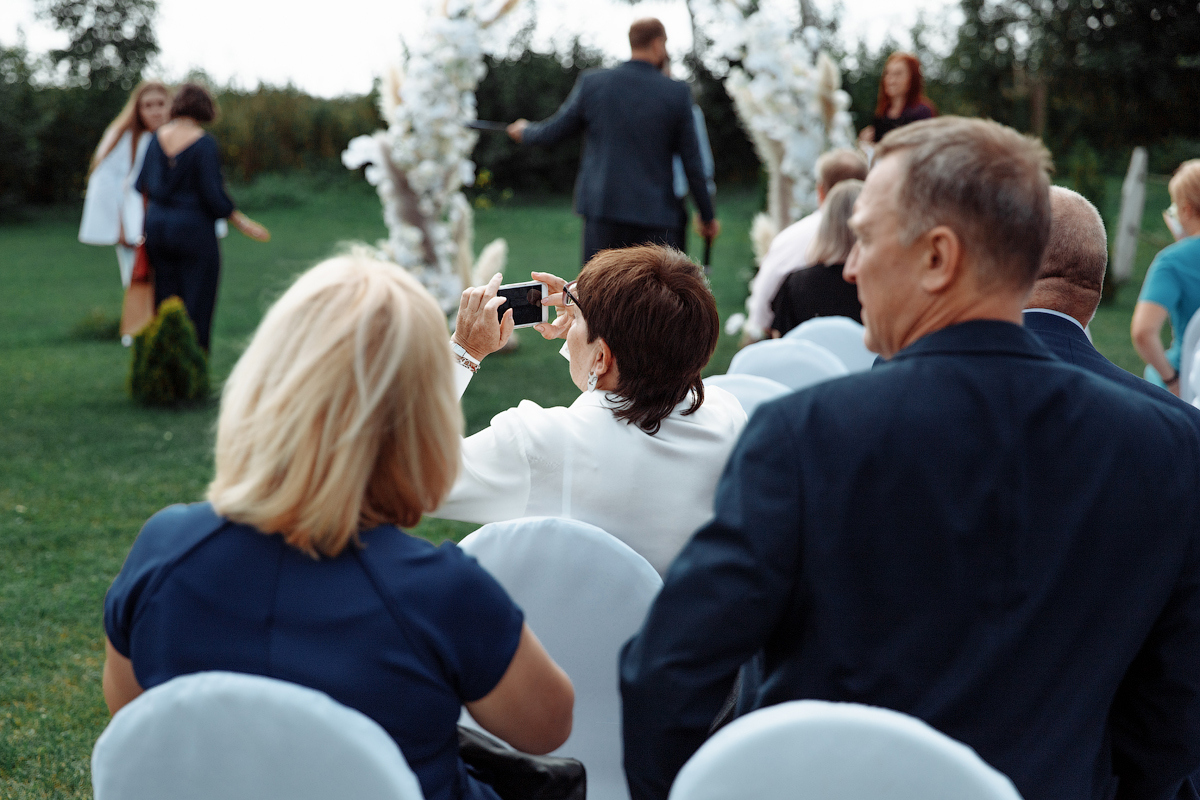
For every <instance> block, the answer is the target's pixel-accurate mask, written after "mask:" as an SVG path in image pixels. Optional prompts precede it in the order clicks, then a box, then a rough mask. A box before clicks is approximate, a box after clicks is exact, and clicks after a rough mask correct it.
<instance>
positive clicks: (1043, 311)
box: [1025, 308, 1090, 338]
mask: <svg viewBox="0 0 1200 800" xmlns="http://www.w3.org/2000/svg"><path fill="white" fill-rule="evenodd" d="M1025 313H1026V314H1030V313H1038V314H1053V315H1054V316H1056V317H1062V318H1063V319H1069V320H1070V321H1071V324H1073V325H1074V326H1075V327H1076V328H1079V330H1081V331H1083V332H1084V333H1087V329H1086V328H1084V327H1083V326H1082V325H1080V324H1079V320H1077V319H1075V318H1074V317H1072V316H1071V315H1070V314H1064V313H1063V312H1061V311H1055V310H1054V309H1053V308H1027V309H1025ZM1089 338H1090V337H1089Z"/></svg>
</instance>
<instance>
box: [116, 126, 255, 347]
mask: <svg viewBox="0 0 1200 800" xmlns="http://www.w3.org/2000/svg"><path fill="white" fill-rule="evenodd" d="M137 190H138V191H139V192H142V193H143V194H145V195H146V196H147V197H148V198H149V201H150V202H149V205H148V207H147V209H146V255H147V256H149V257H150V265H151V266H152V267H153V268H154V305H155V307H157V306H158V305H159V304H160V303H162V301H163V300H166V299H167V298H168V297H179V298H181V299H182V300H183V304H184V305H185V306H187V312H188V316H189V317H191V319H192V324H193V325H195V326H196V338H197V339H199V341H200V346H201V347H203V348H204V350H205V352H207V351H208V342H209V336H210V332H211V330H212V319H213V312H214V311H215V310H216V307H217V284H218V282H219V281H220V278H221V249H220V247H218V246H217V234H216V230H215V228H214V223H215V222H216V221H217V220H218V219H225V218H226V217H228V216H229V215H230V214H232V213H233V211H234V206H233V201H232V200H230V199H229V195H228V194H226V193H225V183H224V179H223V178H222V177H221V154H220V151H219V150H218V148H217V140H216V139H214V138H213V137H212V136H210V135H209V134H207V133H206V134H204V135H203V136H201V137H200V138H199V139H197V140H196V141H195V142H193V143H192V144H191V145H189V146H188V147H186V148H184V149H183V150H182V151H180V152H179V153H177V154H176V155H175V156H174V157H173V158H172V157H168V156H167V154H166V153H164V152H163V150H162V147H161V146H160V145H159V143H158V137H157V136H155V137H152V138H151V139H150V146H149V148H147V150H146V159H145V161H144V162H143V163H142V172H141V174H140V175H138V179H137Z"/></svg>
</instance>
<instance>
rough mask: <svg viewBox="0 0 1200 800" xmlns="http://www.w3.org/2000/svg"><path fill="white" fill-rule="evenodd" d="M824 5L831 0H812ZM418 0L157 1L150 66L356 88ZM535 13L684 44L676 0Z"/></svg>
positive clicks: (589, 29) (412, 15)
mask: <svg viewBox="0 0 1200 800" xmlns="http://www.w3.org/2000/svg"><path fill="white" fill-rule="evenodd" d="M816 5H817V7H818V8H820V9H821V10H822V11H825V12H828V11H829V10H830V9H831V8H833V0H816ZM950 5H951V3H950V2H949V0H844V6H845V8H844V12H843V14H842V19H841V22H842V28H843V31H844V32H845V33H846V34H847V35H848V36H849V38H850V39H851V40H854V39H857V38H858V37H860V36H862V37H865V38H866V39H867V40H868V41H869V42H871V43H872V44H877V43H878V42H879V41H881V40H882V39H883V38H884V37H885V36H886V35H888V34H889V33H891V34H892V35H893V37H895V38H897V39H900V40H901V41H902V42H903V41H907V31H908V30H909V28H910V27H911V25H912V23H913V21H914V20H915V19H916V16H917V13H918V11H919V10H922V9H924V10H925V13H926V15H927V16H928V17H929V18H930V19H939V18H942V17H943V16H944V15H946V14H948V13H953V12H951V11H949V10H948V9H949V7H950ZM427 7H428V6H427V2H426V0H335V2H329V3H314V2H312V1H311V0H299V2H297V0H204V1H203V2H197V1H196V0H158V8H159V14H158V21H157V32H158V41H159V45H160V46H161V48H162V54H161V56H160V58H159V63H158V64H157V69H156V70H155V71H156V72H157V73H158V74H159V75H160V76H161V77H165V78H166V79H168V80H175V79H178V78H180V77H182V76H183V75H184V74H185V73H186V72H187V71H188V70H189V69H191V68H194V67H199V68H201V69H203V70H204V71H205V72H207V73H208V74H209V75H211V76H213V78H214V79H216V80H217V81H219V82H221V83H225V82H227V81H230V80H233V81H235V82H236V83H237V84H239V85H241V86H244V87H253V86H254V85H256V84H257V83H258V82H259V81H264V82H267V83H273V84H283V83H286V82H287V81H289V80H291V81H292V82H293V83H295V84H296V85H297V86H299V87H300V88H302V89H304V90H306V91H308V92H311V93H313V94H318V95H325V96H332V95H338V94H344V93H363V92H366V91H368V90H369V89H370V88H371V81H372V78H373V77H374V76H376V75H378V74H380V73H381V72H382V71H383V69H384V68H385V67H386V66H387V65H388V64H390V63H392V62H394V61H395V60H397V59H398V57H399V47H400V45H399V42H400V37H401V36H402V35H404V32H406V31H407V32H408V35H410V36H411V35H412V33H413V32H414V31H416V30H419V28H420V23H421V20H422V19H423V18H424V15H425V13H426V12H425V9H426V8H427ZM33 8H34V0H0V43H3V44H6V45H11V44H13V43H15V42H16V40H17V32H18V29H22V30H23V31H24V33H25V37H26V43H27V46H28V47H29V49H30V50H31V51H33V52H35V53H42V52H45V51H46V50H48V49H50V48H52V47H55V46H60V45H61V43H62V38H61V36H60V35H59V34H58V33H57V32H56V31H54V30H53V28H51V27H50V26H48V25H46V24H45V23H43V22H40V21H38V20H37V19H35V17H34V13H33ZM531 14H536V16H537V34H536V36H535V40H534V45H535V47H539V48H541V49H548V48H549V47H551V46H552V45H553V44H554V43H555V42H564V41H570V40H571V38H573V37H574V36H575V35H579V36H580V37H581V38H582V40H583V41H584V43H585V44H589V45H592V46H594V47H598V48H600V49H601V50H603V51H604V52H605V53H607V54H608V55H610V56H612V57H614V58H619V57H625V56H626V55H627V53H628V44H627V42H626V40H625V35H626V31H627V29H628V27H629V23H630V22H631V21H633V20H634V19H635V18H637V17H641V16H657V17H659V18H660V19H661V20H662V21H663V23H664V24H665V25H666V27H667V32H668V35H669V49H670V50H671V52H672V53H673V54H676V55H681V54H683V53H685V52H687V50H688V49H689V48H690V46H691V31H690V28H689V23H688V16H687V9H686V7H685V6H684V0H645V1H644V2H641V3H639V4H638V5H636V6H630V5H629V4H627V3H624V2H620V0H532V2H531V0H525V3H523V4H522V6H519V7H518V10H517V12H516V13H515V14H514V18H513V19H510V20H506V21H505V24H506V29H512V28H514V27H516V26H518V25H520V24H521V22H523V21H526V20H528V19H529V16H530V15H531Z"/></svg>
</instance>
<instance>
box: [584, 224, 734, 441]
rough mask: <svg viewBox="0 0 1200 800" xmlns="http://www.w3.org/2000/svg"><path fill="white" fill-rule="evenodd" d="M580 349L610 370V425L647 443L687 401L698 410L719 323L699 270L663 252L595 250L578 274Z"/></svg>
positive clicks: (643, 248) (680, 257) (650, 247)
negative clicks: (628, 427)
mask: <svg viewBox="0 0 1200 800" xmlns="http://www.w3.org/2000/svg"><path fill="white" fill-rule="evenodd" d="M577 288H578V290H579V303H580V311H582V312H583V318H584V321H585V322H586V323H587V327H588V341H589V342H592V341H595V340H596V339H597V338H601V339H603V340H604V341H605V343H606V344H608V349H609V350H611V351H612V354H613V359H614V360H615V361H616V362H617V377H618V379H617V387H616V389H615V390H614V392H613V393H614V394H616V395H619V396H620V398H621V402H620V404H618V405H617V407H616V408H614V409H613V413H614V414H616V416H617V419H623V420H625V421H626V422H628V423H631V424H634V425H637V426H638V427H639V428H641V429H642V430H644V431H645V432H646V433H649V434H650V435H654V434H655V433H658V429H659V426H660V424H661V422H662V421H663V420H664V419H665V418H666V417H667V416H668V415H670V413H671V412H672V411H674V410H675V407H676V406H677V405H679V404H680V403H682V402H683V401H684V399H685V398H687V396H688V394H689V393H690V394H694V397H693V399H692V404H691V407H690V408H688V410H687V411H685V412H683V413H684V414H691V413H694V412H695V411H696V410H698V409H699V408H700V406H701V405H703V403H704V383H703V382H702V381H701V379H700V370H702V369H704V367H705V365H707V364H708V360H709V359H710V358H712V354H713V351H714V350H716V348H717V338H718V337H719V336H720V332H721V320H720V317H719V316H718V315H717V301H716V300H714V299H713V295H712V292H711V291H710V290H709V288H708V284H707V282H705V280H704V276H703V275H702V274H701V272H700V268H699V267H697V266H696V265H695V264H694V263H692V262H691V261H690V260H688V257H687V256H685V255H684V254H683V253H681V252H679V251H678V250H676V249H674V248H671V247H662V246H657V245H643V246H641V247H627V248H624V249H621V250H602V251H600V252H599V253H597V254H596V255H595V256H594V257H593V258H592V260H591V261H589V262H588V263H587V264H586V265H585V266H584V268H583V270H582V271H581V272H580V273H579V283H578V287H577Z"/></svg>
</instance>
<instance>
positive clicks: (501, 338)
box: [452, 272, 562, 361]
mask: <svg viewBox="0 0 1200 800" xmlns="http://www.w3.org/2000/svg"><path fill="white" fill-rule="evenodd" d="M503 279H504V276H503V275H501V274H500V273H499V272H497V273H496V274H495V275H493V276H492V279H491V280H490V281H488V282H487V284H486V285H484V286H472V287H470V288H468V289H464V290H463V293H462V299H461V300H460V301H459V304H458V318H457V320H456V321H455V323H454V336H453V337H452V340H453V341H455V342H457V343H458V345H459V346H460V347H461V348H462V349H464V350H466V351H467V353H468V355H470V356H471V358H473V359H475V360H476V361H482V360H483V359H484V357H485V356H489V355H491V354H492V353H494V352H496V351H497V350H499V349H500V348H502V347H504V345H506V344H507V343H508V339H509V337H510V336H512V332H513V312H512V309H511V308H510V309H509V310H507V311H505V312H504V318H503V320H501V319H500V318H499V317H498V315H497V314H496V309H498V308H500V306H502V305H504V302H505V298H503V297H499V296H497V294H496V292H497V291H498V290H499V288H500V282H501V281H502V280H503ZM559 291H560V292H561V291H562V289H561V285H560V288H559ZM542 335H543V336H544V335H545V334H542Z"/></svg>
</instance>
